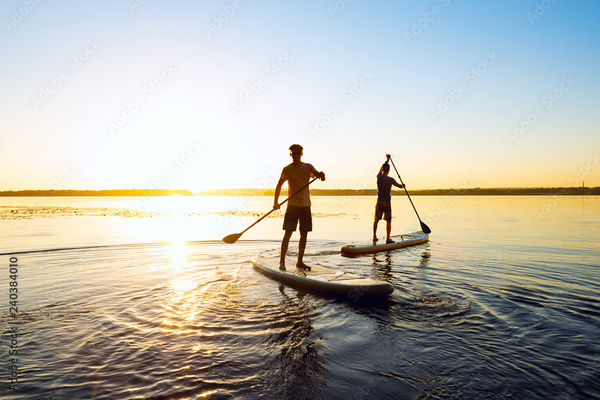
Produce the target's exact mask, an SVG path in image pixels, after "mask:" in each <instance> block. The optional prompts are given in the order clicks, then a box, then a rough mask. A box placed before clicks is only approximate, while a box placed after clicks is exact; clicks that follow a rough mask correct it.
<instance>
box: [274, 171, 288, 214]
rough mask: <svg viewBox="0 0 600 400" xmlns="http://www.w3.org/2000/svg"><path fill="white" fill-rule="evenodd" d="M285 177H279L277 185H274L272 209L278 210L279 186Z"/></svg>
mask: <svg viewBox="0 0 600 400" xmlns="http://www.w3.org/2000/svg"><path fill="white" fill-rule="evenodd" d="M286 180H287V179H285V178H283V177H282V178H279V182H277V187H275V200H274V201H273V210H279V195H280V194H281V187H282V186H283V184H284V182H285V181H286Z"/></svg>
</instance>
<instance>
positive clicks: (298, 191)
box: [240, 176, 319, 235]
mask: <svg viewBox="0 0 600 400" xmlns="http://www.w3.org/2000/svg"><path fill="white" fill-rule="evenodd" d="M317 179H319V177H318V176H317V177H315V178H313V179H312V180H311V181H310V182H308V183H307V184H306V185H304V186H302V187H301V188H300V189H298V190H296V191H295V192H294V193H292V194H291V195H289V196H288V198H287V199H285V200H284V201H282V202H281V203H279V207H281V206H282V205H283V204H285V202H286V201H288V200H289V199H291V198H292V197H294V196H295V195H297V194H298V193H300V192H301V191H302V190H304V189H305V188H306V187H307V186H308V185H310V184H311V183H313V182H314V181H316V180H317ZM275 210H276V208H275V207H273V209H272V210H271V211H269V212H268V213H266V214H265V215H263V216H262V217H260V218H259V219H258V220H256V222H255V223H253V224H252V225H250V226H249V227H247V228H246V229H244V230H243V231H242V232H241V233H240V235H242V234H244V232H246V231H247V230H248V229H250V228H252V227H253V226H254V225H256V224H258V223H259V222H260V221H262V220H263V219H265V218H266V217H267V216H268V215H269V214H271V213H272V212H273V211H275Z"/></svg>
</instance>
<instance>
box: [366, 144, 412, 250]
mask: <svg viewBox="0 0 600 400" xmlns="http://www.w3.org/2000/svg"><path fill="white" fill-rule="evenodd" d="M386 157H387V159H386V161H385V163H384V164H383V165H382V166H381V169H380V170H379V173H378V174H377V204H376V205H375V222H373V245H375V244H376V243H377V240H378V239H377V225H378V224H379V220H380V219H381V218H383V219H385V221H386V234H387V237H386V244H388V243H394V241H393V240H392V239H391V238H390V234H391V232H392V185H393V186H396V187H398V188H400V189H402V188H404V184H400V183H398V182H396V180H395V179H394V178H392V177H391V176H388V174H389V173H390V164H389V161H390V155H389V154H386Z"/></svg>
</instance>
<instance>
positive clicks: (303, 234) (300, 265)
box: [296, 230, 308, 269]
mask: <svg viewBox="0 0 600 400" xmlns="http://www.w3.org/2000/svg"><path fill="white" fill-rule="evenodd" d="M307 239H308V232H307V231H303V230H301V231H300V240H299V241H298V261H297V262H296V267H298V268H302V269H306V267H307V265H306V264H304V262H303V261H302V259H303V258H304V250H306V240H307Z"/></svg>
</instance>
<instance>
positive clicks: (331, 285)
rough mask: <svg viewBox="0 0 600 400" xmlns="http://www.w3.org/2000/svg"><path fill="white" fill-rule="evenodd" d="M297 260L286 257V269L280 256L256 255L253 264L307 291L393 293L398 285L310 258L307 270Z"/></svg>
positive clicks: (270, 274)
mask: <svg viewBox="0 0 600 400" xmlns="http://www.w3.org/2000/svg"><path fill="white" fill-rule="evenodd" d="M295 261H296V260H295V259H294V260H292V259H288V260H287V261H286V267H287V270H286V271H281V270H280V269H279V257H268V258H267V257H253V258H252V265H253V266H254V268H256V270H258V271H259V272H261V273H262V274H264V275H266V276H268V277H269V278H272V279H275V280H277V281H279V282H282V283H285V284H287V285H290V286H295V287H297V288H299V289H304V290H306V291H316V292H321V293H327V294H333V295H347V296H349V297H353V296H356V297H358V296H361V295H376V294H389V293H392V292H393V291H394V286H393V285H392V284H391V283H388V282H384V281H379V280H376V279H370V278H364V277H362V276H358V275H354V274H351V273H348V272H343V271H337V270H335V269H331V268H325V267H321V266H319V265H315V264H314V263H311V262H310V260H306V261H307V262H308V265H309V266H310V267H311V270H310V271H306V270H303V269H298V268H296V265H295V264H296V262H295ZM306 261H305V262H306Z"/></svg>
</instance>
